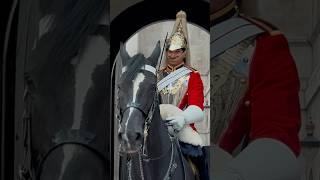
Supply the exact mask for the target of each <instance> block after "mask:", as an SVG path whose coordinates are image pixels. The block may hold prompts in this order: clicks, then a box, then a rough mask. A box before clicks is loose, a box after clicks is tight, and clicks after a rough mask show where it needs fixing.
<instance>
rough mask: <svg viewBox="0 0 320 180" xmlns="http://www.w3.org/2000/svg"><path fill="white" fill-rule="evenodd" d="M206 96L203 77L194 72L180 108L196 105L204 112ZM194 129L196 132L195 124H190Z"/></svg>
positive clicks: (191, 74)
mask: <svg viewBox="0 0 320 180" xmlns="http://www.w3.org/2000/svg"><path fill="white" fill-rule="evenodd" d="M203 103H204V95H203V83H202V80H201V76H200V74H199V73H198V72H197V71H193V72H191V73H190V78H189V82H188V90H187V92H186V94H185V95H184V97H183V98H182V100H181V102H180V103H179V106H178V107H179V108H180V109H184V108H185V107H187V106H190V105H196V106H198V107H200V108H201V109H202V110H203V109H204V105H203ZM190 126H191V127H192V129H194V130H195V131H196V128H195V126H194V123H192V124H190Z"/></svg>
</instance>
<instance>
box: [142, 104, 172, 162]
mask: <svg viewBox="0 0 320 180" xmlns="http://www.w3.org/2000/svg"><path fill="white" fill-rule="evenodd" d="M147 141H148V142H147V143H148V154H149V156H151V157H158V156H161V155H163V154H164V153H167V151H168V150H169V149H170V148H171V141H170V137H169V134H168V130H167V127H166V125H165V124H164V121H163V120H162V119H161V116H160V109H159V106H156V109H155V112H154V115H153V118H152V123H151V127H150V129H149V135H148V140H147Z"/></svg>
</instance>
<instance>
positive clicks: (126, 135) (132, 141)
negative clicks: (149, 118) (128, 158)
mask: <svg viewBox="0 0 320 180" xmlns="http://www.w3.org/2000/svg"><path fill="white" fill-rule="evenodd" d="M118 138H119V142H120V152H122V153H129V154H130V153H136V152H137V151H139V148H140V147H141V144H142V140H143V134H142V133H141V132H135V131H132V130H125V131H123V132H121V131H119V132H118Z"/></svg>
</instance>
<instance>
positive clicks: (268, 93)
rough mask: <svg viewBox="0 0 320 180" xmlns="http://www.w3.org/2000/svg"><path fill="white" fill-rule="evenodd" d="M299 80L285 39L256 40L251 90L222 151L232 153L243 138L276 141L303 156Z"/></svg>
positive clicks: (231, 127)
mask: <svg viewBox="0 0 320 180" xmlns="http://www.w3.org/2000/svg"><path fill="white" fill-rule="evenodd" d="M300 121H301V120H300V105H299V78H298V73H297V69H296V66H295V63H294V60H293V58H292V56H291V54H290V51H289V46H288V43H287V40H286V39H285V37H284V36H283V35H281V34H278V35H274V36H271V35H270V34H269V33H265V34H263V35H260V36H259V37H257V39H256V49H255V52H254V55H253V57H252V62H251V65H250V73H249V88H248V91H247V92H246V95H245V97H244V99H243V101H242V103H241V104H240V106H239V108H238V110H237V111H236V114H235V116H233V119H232V121H231V122H230V124H229V127H228V129H227V130H226V132H225V133H224V135H223V136H222V139H221V141H220V143H219V145H220V147H222V148H223V149H224V150H226V151H228V152H229V153H232V152H233V150H234V149H235V148H236V147H237V146H238V145H239V144H240V142H241V140H242V138H243V137H244V136H247V140H248V141H249V142H250V141H253V140H255V139H259V138H273V139H276V140H279V141H281V142H283V143H284V144H286V145H287V146H288V147H289V148H290V149H291V150H292V151H293V152H294V153H295V154H296V155H297V156H298V155H299V154H300V143H299V137H298V132H299V129H300Z"/></svg>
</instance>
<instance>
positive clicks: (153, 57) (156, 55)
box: [148, 41, 161, 67]
mask: <svg viewBox="0 0 320 180" xmlns="http://www.w3.org/2000/svg"><path fill="white" fill-rule="evenodd" d="M160 53H161V49H160V41H158V42H157V45H156V47H155V48H154V49H153V52H152V53H151V55H150V56H149V57H148V60H149V61H150V62H151V63H152V66H153V67H156V65H157V64H158V59H159V56H160Z"/></svg>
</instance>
